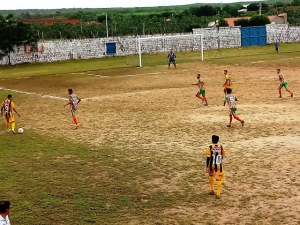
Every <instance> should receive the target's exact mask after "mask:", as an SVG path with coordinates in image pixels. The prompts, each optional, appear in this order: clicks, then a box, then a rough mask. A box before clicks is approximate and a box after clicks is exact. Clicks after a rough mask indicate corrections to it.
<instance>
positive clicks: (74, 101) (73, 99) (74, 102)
mask: <svg viewBox="0 0 300 225" xmlns="http://www.w3.org/2000/svg"><path fill="white" fill-rule="evenodd" d="M68 93H69V103H68V104H66V105H65V106H64V107H66V106H67V105H70V110H71V114H72V117H73V121H74V124H75V125H76V128H75V129H77V128H78V121H77V118H76V113H77V106H78V104H79V103H80V102H81V99H80V98H79V97H78V95H76V94H74V93H73V90H72V89H68Z"/></svg>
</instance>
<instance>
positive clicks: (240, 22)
mask: <svg viewBox="0 0 300 225" xmlns="http://www.w3.org/2000/svg"><path fill="white" fill-rule="evenodd" d="M234 26H241V27H248V26H249V20H247V19H238V20H236V21H234Z"/></svg>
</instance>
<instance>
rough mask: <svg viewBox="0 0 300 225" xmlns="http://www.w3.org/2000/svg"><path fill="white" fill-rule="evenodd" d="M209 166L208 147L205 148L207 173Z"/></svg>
mask: <svg viewBox="0 0 300 225" xmlns="http://www.w3.org/2000/svg"><path fill="white" fill-rule="evenodd" d="M209 168H210V148H209V147H208V148H207V149H206V173H209Z"/></svg>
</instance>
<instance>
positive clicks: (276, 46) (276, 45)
mask: <svg viewBox="0 0 300 225" xmlns="http://www.w3.org/2000/svg"><path fill="white" fill-rule="evenodd" d="M278 47H279V44H278V42H277V41H276V42H275V51H276V53H278Z"/></svg>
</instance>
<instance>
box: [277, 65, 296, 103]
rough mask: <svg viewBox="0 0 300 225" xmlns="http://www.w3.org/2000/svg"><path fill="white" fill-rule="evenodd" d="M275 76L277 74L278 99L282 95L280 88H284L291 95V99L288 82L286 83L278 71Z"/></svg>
mask: <svg viewBox="0 0 300 225" xmlns="http://www.w3.org/2000/svg"><path fill="white" fill-rule="evenodd" d="M277 74H278V79H279V82H280V84H279V98H282V94H281V88H283V87H284V88H285V90H286V91H288V92H289V93H290V94H291V98H292V97H293V96H294V94H293V92H291V91H290V90H289V89H288V86H289V84H288V82H287V81H286V79H285V78H284V76H283V74H282V73H281V72H280V69H277Z"/></svg>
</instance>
